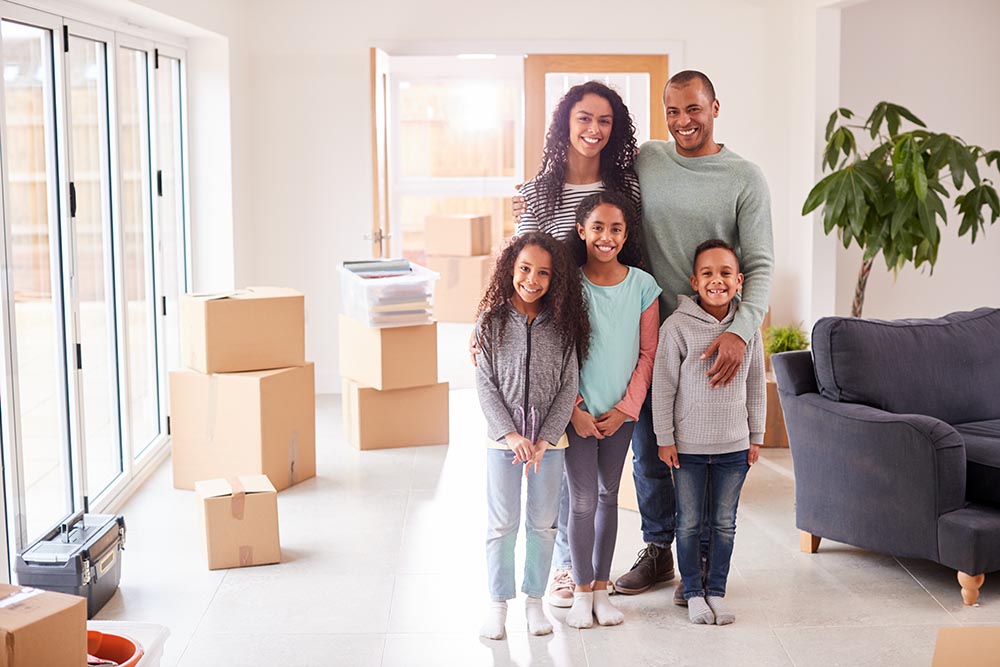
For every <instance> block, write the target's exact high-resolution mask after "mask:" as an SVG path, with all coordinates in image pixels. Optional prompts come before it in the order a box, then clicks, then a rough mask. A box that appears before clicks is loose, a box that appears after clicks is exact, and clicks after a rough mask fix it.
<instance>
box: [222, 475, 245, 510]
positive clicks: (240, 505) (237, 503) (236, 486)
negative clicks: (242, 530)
mask: <svg viewBox="0 0 1000 667" xmlns="http://www.w3.org/2000/svg"><path fill="white" fill-rule="evenodd" d="M226 481H227V482H229V486H230V488H232V490H233V498H232V500H231V501H230V502H229V511H230V512H231V513H232V515H233V518H234V519H236V520H237V521H242V520H243V514H244V512H245V511H246V506H247V490H246V488H244V486H243V482H241V481H240V478H239V477H227V478H226Z"/></svg>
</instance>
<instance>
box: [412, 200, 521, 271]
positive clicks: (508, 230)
mask: <svg viewBox="0 0 1000 667" xmlns="http://www.w3.org/2000/svg"><path fill="white" fill-rule="evenodd" d="M400 210H401V215H402V227H403V256H404V257H406V258H407V259H410V260H412V261H414V262H417V263H418V264H420V263H422V262H424V260H425V258H426V256H427V254H426V252H425V250H424V221H425V220H426V218H427V216H428V215H431V214H433V213H462V214H474V215H489V216H490V218H491V221H492V228H493V245H494V246H496V245H497V244H498V243H499V242H500V239H501V237H504V238H506V237H508V236H510V235H511V234H513V233H514V219H513V218H512V217H511V212H510V211H511V204H510V197H414V196H402V197H400Z"/></svg>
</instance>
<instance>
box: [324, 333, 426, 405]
mask: <svg viewBox="0 0 1000 667" xmlns="http://www.w3.org/2000/svg"><path fill="white" fill-rule="evenodd" d="M340 374H341V375H342V376H343V377H345V378H350V379H351V380H354V381H355V382H359V383H360V384H363V385H365V386H366V387H374V388H375V389H380V390H386V389H405V388H407V387H422V386H426V385H429V384H436V383H437V324H421V325H417V326H413V327H392V328H382V329H373V328H371V327H366V326H365V325H364V324H362V323H361V322H358V321H357V320H355V319H353V318H351V317H347V316H346V315H341V316H340Z"/></svg>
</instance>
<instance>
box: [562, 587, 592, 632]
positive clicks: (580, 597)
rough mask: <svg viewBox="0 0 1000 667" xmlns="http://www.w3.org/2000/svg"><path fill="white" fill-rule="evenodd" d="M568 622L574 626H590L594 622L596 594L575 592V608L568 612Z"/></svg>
mask: <svg viewBox="0 0 1000 667" xmlns="http://www.w3.org/2000/svg"><path fill="white" fill-rule="evenodd" d="M566 622H567V623H569V624H570V625H571V626H573V627H574V628H589V627H591V626H592V625H593V624H594V594H593V592H591V591H588V592H586V593H580V592H576V593H573V608H572V609H570V610H569V613H568V614H566Z"/></svg>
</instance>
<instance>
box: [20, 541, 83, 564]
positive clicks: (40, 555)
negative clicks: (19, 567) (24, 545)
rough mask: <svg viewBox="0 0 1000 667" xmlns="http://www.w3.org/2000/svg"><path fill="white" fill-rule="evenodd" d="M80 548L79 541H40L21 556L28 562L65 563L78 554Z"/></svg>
mask: <svg viewBox="0 0 1000 667" xmlns="http://www.w3.org/2000/svg"><path fill="white" fill-rule="evenodd" d="M79 549H80V544H79V543H72V542H70V543H66V542H39V543H38V544H36V545H35V546H33V547H32V548H30V549H28V550H27V551H25V552H24V553H23V554H21V558H22V559H23V560H24V562H26V563H60V564H65V563H68V562H69V561H70V559H71V558H73V556H75V555H76V553H77V551H78V550H79Z"/></svg>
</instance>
